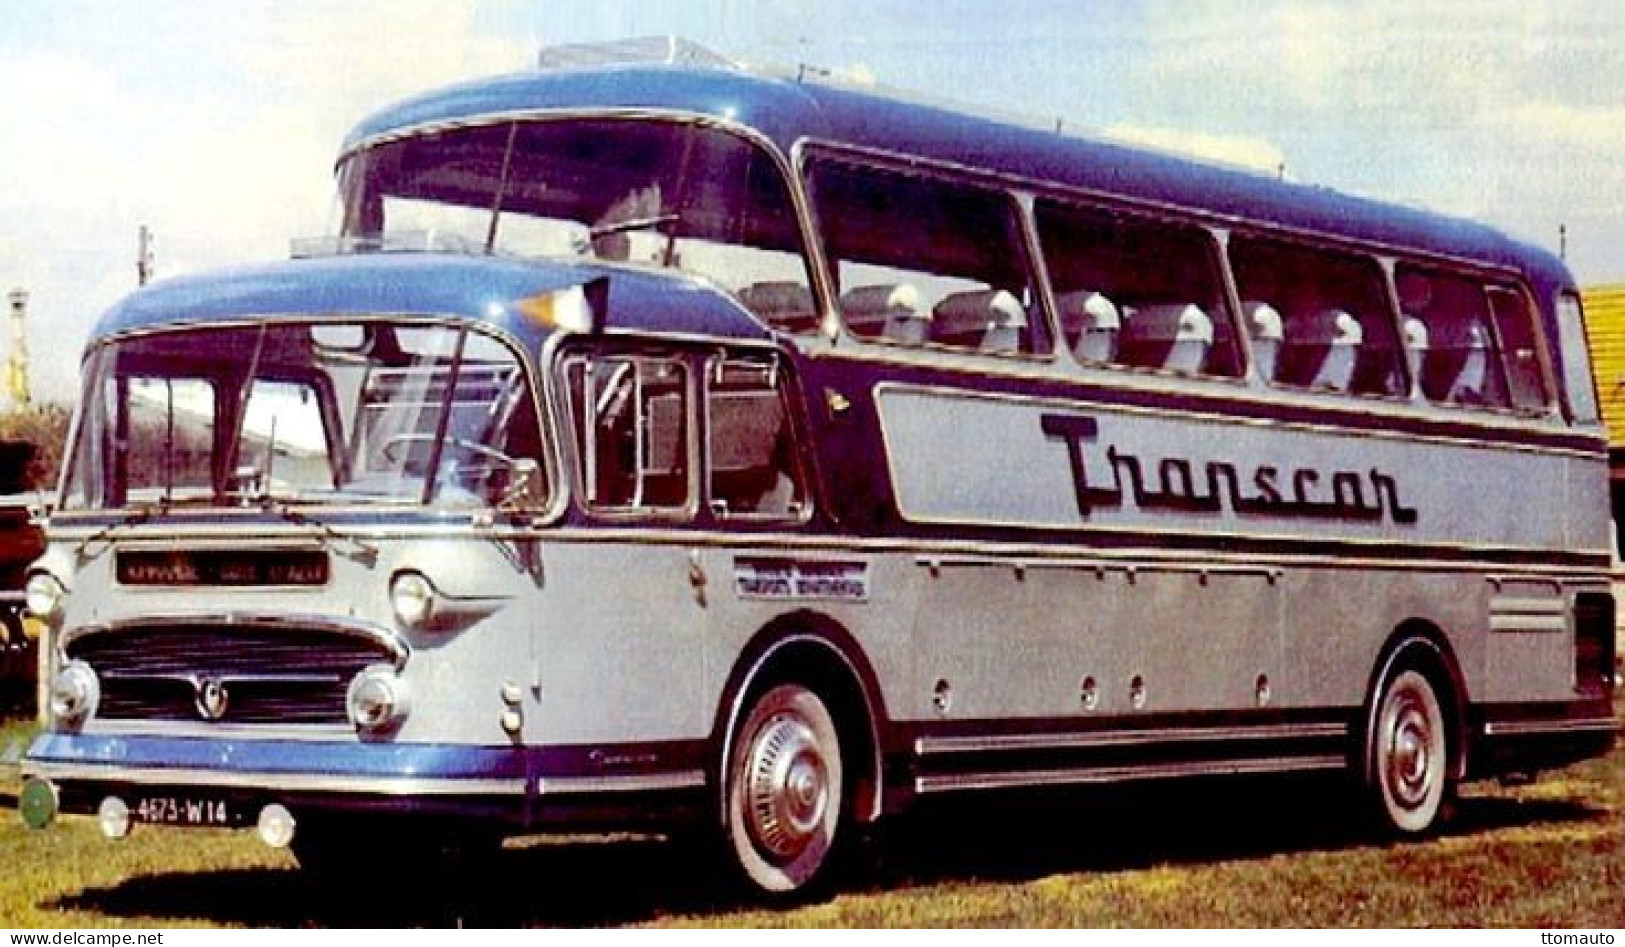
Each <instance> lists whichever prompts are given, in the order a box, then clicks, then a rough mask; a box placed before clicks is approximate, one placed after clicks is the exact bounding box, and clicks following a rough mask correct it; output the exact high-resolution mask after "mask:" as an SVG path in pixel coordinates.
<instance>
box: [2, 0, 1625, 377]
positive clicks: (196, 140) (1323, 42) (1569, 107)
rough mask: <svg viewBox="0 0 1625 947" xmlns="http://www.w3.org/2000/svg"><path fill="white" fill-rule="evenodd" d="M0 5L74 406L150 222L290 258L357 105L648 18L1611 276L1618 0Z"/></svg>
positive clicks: (1622, 227) (617, 33)
mask: <svg viewBox="0 0 1625 947" xmlns="http://www.w3.org/2000/svg"><path fill="white" fill-rule="evenodd" d="M0 23H3V24H4V25H3V26H0V292H3V291H6V290H10V289H12V288H23V289H26V290H27V291H28V293H29V320H30V322H29V347H30V354H31V364H32V376H33V383H34V391H35V399H36V400H43V401H55V402H59V403H70V402H71V401H72V399H73V397H74V392H75V391H76V389H77V386H78V362H79V356H80V352H81V350H82V348H83V346H84V343H85V341H86V339H87V337H88V334H89V332H90V330H91V328H92V327H93V325H94V324H95V320H96V319H97V318H98V317H99V315H100V314H101V313H102V312H103V311H104V310H106V309H107V307H109V306H110V305H112V304H113V303H114V302H116V301H117V300H118V299H119V297H120V296H122V295H123V294H125V293H127V292H129V291H131V290H132V289H134V288H135V283H136V265H135V260H136V245H137V233H138V230H139V228H140V227H141V226H143V225H145V226H147V227H149V228H151V231H152V233H153V235H154V240H153V257H154V260H153V262H154V273H155V275H156V276H157V277H159V278H162V277H164V276H173V275H179V274H182V273H192V272H198V271H201V270H207V269H210V268H215V267H221V266H228V265H234V264H240V263H251V262H257V261H264V260H271V259H279V258H282V257H285V256H286V255H287V250H288V244H289V241H290V240H291V239H294V238H297V237H308V236H316V235H320V234H324V233H329V232H330V231H331V230H332V228H333V226H334V224H335V219H334V208H335V205H334V200H333V194H334V185H333V178H332V168H333V159H334V157H335V155H336V152H337V148H338V145H339V142H340V141H341V140H342V139H343V137H344V134H345V132H346V131H347V130H348V129H349V128H350V127H351V125H353V124H354V123H355V122H357V121H358V120H360V119H361V118H362V117H363V116H365V115H366V114H368V113H370V112H372V111H374V110H376V109H378V108H381V107H383V106H385V105H387V104H389V103H390V102H392V101H394V100H396V99H399V98H403V97H405V96H408V95H412V94H415V93H417V92H421V91H424V90H427V89H430V88H434V87H436V86H439V85H444V84H447V83H451V82H457V81H461V80H465V79H470V78H476V77H479V76H485V75H495V74H498V73H504V72H513V71H517V70H522V69H526V68H530V67H531V66H532V65H533V64H534V62H535V59H536V54H537V52H538V51H539V50H540V49H541V48H542V47H543V46H546V45H550V44H555V43H574V42H590V41H598V40H609V39H619V38H624V37H629V36H645V35H652V34H676V35H680V36H684V37H686V38H688V39H692V40H694V41H696V42H699V43H701V44H702V45H705V46H707V47H709V48H710V49H712V50H714V51H716V52H718V53H721V54H722V55H724V56H727V57H728V58H730V59H733V60H736V61H740V62H745V63H753V64H762V65H773V66H795V65H797V64H808V65H811V66H815V67H818V68H823V69H828V70H831V71H833V72H835V73H837V74H841V75H845V76H849V77H854V78H861V79H863V80H865V81H869V80H872V81H874V82H876V83H878V84H880V85H881V86H884V87H888V88H895V89H900V90H908V91H912V92H918V93H923V94H925V95H928V96H929V97H931V98H933V99H938V100H947V101H950V102H957V103H962V104H964V105H966V106H969V107H972V108H975V109H978V110H983V111H993V112H999V113H1013V114H1020V115H1026V116H1030V117H1032V118H1034V119H1036V120H1041V121H1046V122H1049V121H1054V120H1061V121H1062V122H1063V123H1064V125H1065V127H1066V128H1068V129H1075V130H1078V131H1079V132H1086V133H1093V134H1100V135H1105V136H1109V137H1115V138H1123V139H1128V140H1132V141H1137V142H1142V143H1147V144H1152V145H1155V146H1157V147H1161V148H1165V149H1170V150H1174V151H1180V152H1187V153H1192V154H1197V155H1201V156H1204V157H1209V158H1214V159H1218V160H1223V161H1228V162H1232V163H1238V164H1242V165H1246V166H1249V167H1254V168H1259V169H1264V170H1268V171H1271V172H1278V171H1280V170H1281V169H1283V167H1284V173H1285V174H1286V175H1287V176H1289V177H1291V178H1293V179H1295V180H1299V181H1304V182H1309V183H1314V184H1318V185H1324V186H1327V187H1331V188H1335V189H1337V190H1341V191H1347V192H1352V193H1357V194H1364V195H1367V196H1372V197H1377V198H1380V199H1385V200H1390V201H1395V202H1399V203H1405V204H1411V205H1416V206H1421V207H1426V208H1429V209H1432V210H1437V211H1441V212H1444V213H1449V214H1456V215H1460V216H1466V217H1472V218H1475V219H1478V220H1482V221H1484V222H1486V223H1488V224H1490V225H1492V226H1495V227H1498V228H1500V229H1502V230H1504V231H1507V232H1508V233H1510V234H1512V235H1513V236H1515V237H1517V238H1519V239H1522V240H1525V241H1527V242H1530V243H1534V244H1538V245H1540V246H1544V247H1547V248H1548V249H1551V250H1552V251H1554V252H1563V253H1565V255H1566V258H1567V259H1568V261H1569V264H1570V266H1571V267H1572V268H1573V269H1574V272H1575V275H1576V277H1577V278H1578V279H1579V281H1580V283H1581V284H1582V285H1597V284H1604V283H1620V282H1625V6H1621V5H1620V4H1619V3H1618V2H1617V0H1523V2H1518V0H1505V2H1502V0H1472V2H1469V0H1428V2H1425V3H1422V2H1416V0H1324V2H1316V0H1246V2H1236V0H1212V2H1203V0H1145V2H1130V0H1070V2H1067V0H937V2H933V3H920V2H917V0H867V2H858V0H755V2H747V0H264V2H260V0H193V2H184V0H139V2H137V0H123V2H118V0H100V2H93V0H53V2H45V3H42V2H35V0H0ZM1560 228H1562V229H1563V230H1564V231H1566V239H1562V240H1560V237H1559V233H1560ZM10 344H11V343H10V342H9V339H5V340H0V358H3V357H4V356H5V355H7V354H9V347H10Z"/></svg>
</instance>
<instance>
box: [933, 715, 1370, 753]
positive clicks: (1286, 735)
mask: <svg viewBox="0 0 1625 947" xmlns="http://www.w3.org/2000/svg"><path fill="white" fill-rule="evenodd" d="M1347 734H1348V725H1347V724H1341V723H1303V724H1272V725H1269V726H1257V727H1170V728H1166V729H1153V730H1114V731H1107V732H1100V733H1069V734H1057V733H1016V734H1003V735H997V736H975V737H921V738H919V739H917V740H915V741H914V752H915V753H918V754H919V755H921V756H937V755H944V754H953V753H996V752H1001V751H1009V750H1086V749H1092V748H1096V747H1116V746H1147V745H1152V744H1158V743H1207V742H1214V741H1220V740H1224V741H1230V740H1293V739H1310V738H1315V737H1341V736H1345V735H1347Z"/></svg>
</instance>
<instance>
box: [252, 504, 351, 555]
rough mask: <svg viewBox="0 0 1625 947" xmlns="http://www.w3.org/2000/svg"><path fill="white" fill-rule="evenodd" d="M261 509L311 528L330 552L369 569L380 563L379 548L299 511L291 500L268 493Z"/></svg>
mask: <svg viewBox="0 0 1625 947" xmlns="http://www.w3.org/2000/svg"><path fill="white" fill-rule="evenodd" d="M260 507H261V508H262V509H264V510H265V511H266V512H267V513H275V514H276V515H278V516H280V517H282V518H283V519H285V520H287V521H288V522H290V523H293V524H295V525H297V526H305V527H309V528H310V529H311V530H313V531H314V533H315V535H316V538H317V539H318V540H320V541H321V543H322V546H323V547H324V548H325V549H327V550H328V551H329V552H332V553H335V554H337V555H340V556H343V557H344V558H346V559H349V560H350V561H352V562H357V563H360V564H361V565H364V566H367V567H369V568H370V567H372V566H374V565H376V564H377V563H378V547H377V546H374V545H373V544H372V543H369V542H367V541H366V540H364V539H360V538H358V537H355V536H346V535H345V534H343V533H341V532H339V531H338V530H336V529H334V528H333V527H331V526H329V525H327V524H326V523H324V522H322V521H321V520H319V519H316V518H315V517H313V516H310V515H308V514H306V513H303V512H301V511H299V510H298V509H296V508H295V507H294V505H293V503H292V502H291V501H289V500H286V499H282V498H280V497H274V496H272V495H271V494H269V493H266V494H265V495H264V496H262V497H261V498H260Z"/></svg>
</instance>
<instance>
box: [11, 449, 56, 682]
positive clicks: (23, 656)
mask: <svg viewBox="0 0 1625 947" xmlns="http://www.w3.org/2000/svg"><path fill="white" fill-rule="evenodd" d="M33 456H34V445H32V444H28V443H25V442H23V441H0V712H13V711H17V710H22V709H25V708H27V709H31V708H32V707H33V701H34V690H35V677H36V669H37V666H38V648H37V647H36V646H37V644H38V640H39V639H38V635H36V634H31V633H30V632H29V630H28V628H27V626H26V624H25V621H24V619H23V592H22V588H23V580H24V578H25V577H26V574H27V570H28V564H29V563H30V562H33V561H34V560H35V559H37V558H39V555H40V553H41V552H43V551H44V550H45V537H44V535H43V533H41V531H40V528H39V527H38V526H37V525H35V523H34V521H33V516H32V514H31V513H30V510H29V503H30V500H31V497H32V495H31V494H27V493H25V492H24V491H26V490H27V489H28V488H29V486H30V485H29V483H28V482H27V481H28V463H29V461H30V460H31V459H33Z"/></svg>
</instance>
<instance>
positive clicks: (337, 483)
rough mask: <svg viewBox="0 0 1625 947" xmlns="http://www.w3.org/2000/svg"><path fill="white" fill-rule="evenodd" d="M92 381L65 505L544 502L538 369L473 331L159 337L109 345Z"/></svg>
mask: <svg viewBox="0 0 1625 947" xmlns="http://www.w3.org/2000/svg"><path fill="white" fill-rule="evenodd" d="M84 379H85V382H84V384H85V388H84V392H83V397H82V399H81V407H80V418H79V425H78V436H77V440H76V442H75V444H74V448H73V451H72V453H71V454H70V456H69V458H68V472H67V478H66V481H65V489H64V491H63V508H64V509H69V510H72V509H117V508H126V507H128V508H135V509H144V510H159V509H167V508H169V507H172V506H174V507H185V506H204V507H211V506H212V507H218V506H243V507H247V506H269V505H282V504H287V505H358V504H359V505H371V504H377V503H390V504H422V503H433V504H437V505H444V506H515V505H518V506H536V505H540V504H541V503H543V502H544V499H545V495H546V490H545V483H544V478H543V475H542V471H543V465H542V463H541V459H542V457H543V456H544V455H543V453H542V449H541V431H542V428H541V426H540V424H539V423H538V417H537V413H536V406H535V400H534V398H533V397H532V395H531V390H530V384H529V382H528V380H527V376H526V373H525V372H524V371H523V369H522V368H521V364H520V361H519V359H518V358H517V357H516V356H515V354H514V353H513V351H512V350H510V349H509V348H508V346H507V345H506V344H505V343H503V342H501V341H499V340H498V339H496V338H494V337H491V336H487V335H485V334H483V333H481V332H478V331H475V330H473V329H471V328H469V327H467V326H465V325H455V324H446V323H434V322H410V321H355V322H334V321H322V322H309V321H275V322H272V321H266V322H261V323H257V324H244V325H236V326H232V325H216V326H200V327H196V328H185V329H175V330H168V331H163V332H153V333H148V334H142V335H137V336H131V337H127V338H123V339H118V340H115V341H112V342H109V343H107V344H105V345H103V346H101V347H100V348H98V349H96V351H95V352H94V353H93V354H92V355H91V357H90V358H89V360H88V361H87V362H86V364H85V370H84Z"/></svg>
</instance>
